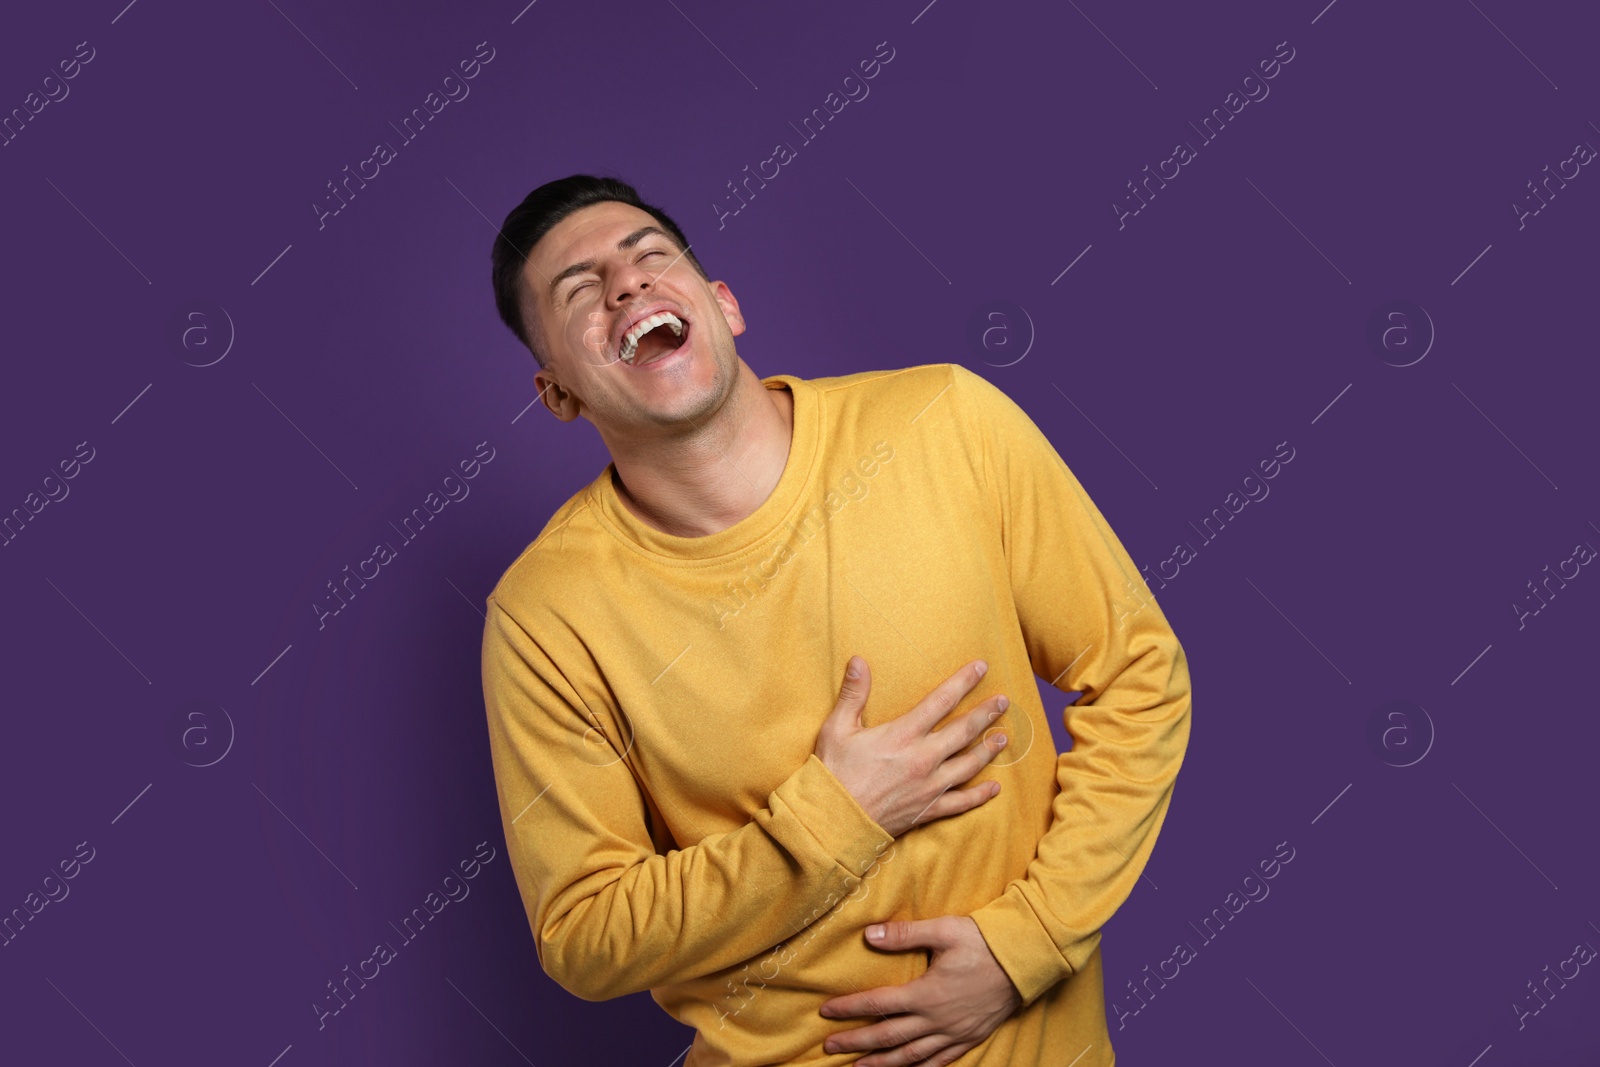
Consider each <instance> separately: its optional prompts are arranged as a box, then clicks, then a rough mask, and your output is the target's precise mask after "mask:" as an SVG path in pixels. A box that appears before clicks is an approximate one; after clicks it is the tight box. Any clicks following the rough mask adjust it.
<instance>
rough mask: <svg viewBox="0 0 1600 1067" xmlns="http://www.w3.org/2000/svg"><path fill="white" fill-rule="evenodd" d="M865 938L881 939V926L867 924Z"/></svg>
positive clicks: (870, 939) (871, 939)
mask: <svg viewBox="0 0 1600 1067" xmlns="http://www.w3.org/2000/svg"><path fill="white" fill-rule="evenodd" d="M867 940H868V941H882V940H883V927H882V926H869V927H867Z"/></svg>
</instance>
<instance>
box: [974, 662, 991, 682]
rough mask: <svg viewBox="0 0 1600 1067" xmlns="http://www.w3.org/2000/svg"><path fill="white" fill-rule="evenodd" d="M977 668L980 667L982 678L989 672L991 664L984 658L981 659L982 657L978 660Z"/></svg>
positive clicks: (979, 671) (979, 672)
mask: <svg viewBox="0 0 1600 1067" xmlns="http://www.w3.org/2000/svg"><path fill="white" fill-rule="evenodd" d="M977 669H978V677H979V678H982V677H983V676H984V675H986V674H988V673H989V665H988V664H987V663H985V662H983V660H981V659H980V660H979V661H978V668H977Z"/></svg>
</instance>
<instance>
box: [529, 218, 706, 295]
mask: <svg viewBox="0 0 1600 1067" xmlns="http://www.w3.org/2000/svg"><path fill="white" fill-rule="evenodd" d="M650 236H658V237H665V238H666V239H667V240H668V241H672V243H673V244H677V242H676V241H674V240H673V238H672V235H671V234H669V233H667V231H665V230H663V229H662V228H661V227H659V226H641V227H639V228H638V229H637V230H634V231H633V232H632V233H630V234H628V236H626V237H624V238H623V239H622V240H620V241H618V242H617V251H618V252H626V251H627V250H628V249H630V248H632V247H633V246H634V245H636V244H638V243H639V242H640V241H642V240H644V239H645V238H646V237H650ZM593 269H594V260H592V259H586V260H584V261H583V262H582V263H574V264H573V265H572V266H570V267H568V268H567V269H566V270H564V271H562V272H561V273H560V274H557V275H556V276H555V277H554V278H551V279H550V289H549V292H550V299H551V301H552V302H553V301H554V300H555V297H556V287H557V286H559V285H560V284H561V283H562V282H564V281H566V280H567V279H568V278H571V277H572V276H574V275H577V274H586V273H588V272H589V271H591V270H593Z"/></svg>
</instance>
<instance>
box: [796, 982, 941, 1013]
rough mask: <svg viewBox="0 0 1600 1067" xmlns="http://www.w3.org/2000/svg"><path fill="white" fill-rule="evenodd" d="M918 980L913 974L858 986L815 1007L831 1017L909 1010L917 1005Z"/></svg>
mask: <svg viewBox="0 0 1600 1067" xmlns="http://www.w3.org/2000/svg"><path fill="white" fill-rule="evenodd" d="M921 981H922V979H920V978H913V979H912V980H911V981H909V982H907V983H905V984H904V985H886V986H878V987H877V988H876V989H868V990H860V989H858V990H856V991H855V992H854V993H846V994H844V995H843V996H839V997H834V998H833V999H832V1000H827V1001H824V1002H823V1003H822V1005H821V1006H820V1007H819V1008H818V1011H819V1012H821V1014H823V1015H825V1016H827V1017H828V1018H830V1019H861V1018H868V1017H872V1018H880V1017H882V1016H885V1015H893V1014H895V1013H896V1012H903V1011H911V1010H912V1009H913V1008H914V1007H915V1005H916V1000H917V996H918V994H919V990H920V988H921V987H920V986H919V985H918V983H919V982H921ZM851 984H852V985H854V983H851Z"/></svg>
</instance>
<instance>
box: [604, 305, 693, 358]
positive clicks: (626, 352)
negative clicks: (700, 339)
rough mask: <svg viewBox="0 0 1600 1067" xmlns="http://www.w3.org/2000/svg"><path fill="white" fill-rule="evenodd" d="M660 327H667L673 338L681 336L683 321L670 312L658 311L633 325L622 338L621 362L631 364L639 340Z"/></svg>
mask: <svg viewBox="0 0 1600 1067" xmlns="http://www.w3.org/2000/svg"><path fill="white" fill-rule="evenodd" d="M661 325H665V326H667V327H669V328H670V329H671V330H672V333H673V336H675V337H682V336H683V320H682V319H680V318H678V316H676V315H674V314H673V313H672V312H670V311H658V312H656V313H655V314H654V315H651V316H649V317H648V318H643V319H640V320H639V321H638V322H636V323H634V325H633V329H631V330H629V331H628V333H627V335H626V336H624V337H623V338H622V350H621V352H620V353H618V355H619V357H620V358H621V359H622V360H623V362H625V363H632V362H633V357H634V354H635V353H636V352H638V350H639V338H641V337H643V336H644V335H645V334H647V333H649V332H650V331H651V330H653V329H655V328H656V327H657V326H661Z"/></svg>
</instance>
